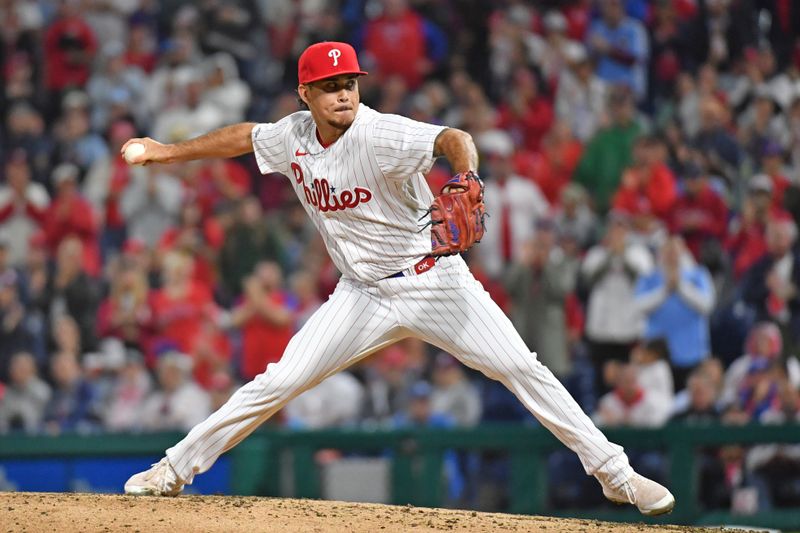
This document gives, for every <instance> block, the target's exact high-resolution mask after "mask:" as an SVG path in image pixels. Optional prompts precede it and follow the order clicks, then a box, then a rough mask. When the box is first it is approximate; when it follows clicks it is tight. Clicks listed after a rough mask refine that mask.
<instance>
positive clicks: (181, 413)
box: [140, 351, 211, 431]
mask: <svg viewBox="0 0 800 533" xmlns="http://www.w3.org/2000/svg"><path fill="white" fill-rule="evenodd" d="M157 377H158V390H156V391H155V392H153V393H151V394H150V396H148V398H147V399H146V400H145V402H144V406H143V407H142V409H141V412H140V416H141V418H140V423H141V427H142V429H144V430H145V431H169V430H172V431H189V430H190V429H191V428H192V427H193V426H194V425H196V424H197V423H198V422H200V421H201V420H203V419H205V418H206V417H207V416H208V415H209V414H210V413H211V400H210V398H209V396H208V393H206V392H205V391H204V390H203V389H201V388H200V387H198V386H197V384H195V383H194V382H193V381H192V359H191V358H190V357H189V356H187V355H184V354H182V353H180V352H174V351H173V352H166V353H165V354H163V355H161V357H160V358H159V359H158V365H157Z"/></svg>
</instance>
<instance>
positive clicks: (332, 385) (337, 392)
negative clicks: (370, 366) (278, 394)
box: [284, 372, 364, 429]
mask: <svg viewBox="0 0 800 533" xmlns="http://www.w3.org/2000/svg"><path fill="white" fill-rule="evenodd" d="M363 402H364V387H363V386H362V385H361V383H359V381H358V380H357V379H356V378H355V377H353V375H352V374H350V373H349V372H339V373H338V374H334V375H333V376H330V377H328V378H326V379H325V380H323V382H322V383H320V384H319V385H317V386H316V387H313V388H311V389H309V390H307V391H305V392H304V393H302V394H300V395H299V396H297V397H296V398H294V399H292V400H290V401H289V403H287V404H286V407H285V408H284V409H285V414H286V424H287V425H288V426H289V427H291V428H302V429H323V428H331V427H343V426H353V425H354V424H355V423H356V422H357V421H358V417H359V415H360V414H361V408H362V406H363Z"/></svg>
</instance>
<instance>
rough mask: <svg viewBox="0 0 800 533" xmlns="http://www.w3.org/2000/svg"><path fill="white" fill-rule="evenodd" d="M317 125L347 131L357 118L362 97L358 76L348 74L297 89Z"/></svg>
mask: <svg viewBox="0 0 800 533" xmlns="http://www.w3.org/2000/svg"><path fill="white" fill-rule="evenodd" d="M297 92H298V93H299V94H300V98H302V99H303V101H304V102H305V103H306V105H308V109H309V110H310V111H311V115H312V116H313V117H314V121H315V122H316V123H317V124H321V123H324V124H328V125H329V126H332V127H334V128H336V129H338V130H346V129H347V128H349V127H350V125H351V124H352V123H353V120H355V118H356V111H357V110H358V104H359V102H360V100H361V97H360V95H359V93H358V80H357V76H355V75H353V74H346V75H342V76H336V77H333V78H327V79H324V80H319V81H314V82H311V83H308V84H305V85H300V86H299V87H298V88H297Z"/></svg>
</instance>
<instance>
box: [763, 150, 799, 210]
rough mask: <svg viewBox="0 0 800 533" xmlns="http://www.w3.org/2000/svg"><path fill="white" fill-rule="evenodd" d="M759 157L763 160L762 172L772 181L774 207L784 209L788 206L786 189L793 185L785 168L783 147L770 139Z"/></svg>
mask: <svg viewBox="0 0 800 533" xmlns="http://www.w3.org/2000/svg"><path fill="white" fill-rule="evenodd" d="M758 155H759V156H760V158H761V171H762V172H763V173H764V174H766V175H767V176H769V179H771V180H772V190H773V191H774V192H773V195H772V205H773V206H774V208H775V209H783V208H784V206H785V205H786V203H785V201H784V197H785V193H786V189H788V188H789V186H790V185H791V184H792V182H791V180H790V179H789V177H788V176H786V169H785V168H784V167H783V156H784V153H783V147H782V146H781V145H779V144H778V143H777V142H775V141H773V140H769V139H768V140H767V141H766V142H764V143H763V144H762V145H761V147H760V150H759V153H758Z"/></svg>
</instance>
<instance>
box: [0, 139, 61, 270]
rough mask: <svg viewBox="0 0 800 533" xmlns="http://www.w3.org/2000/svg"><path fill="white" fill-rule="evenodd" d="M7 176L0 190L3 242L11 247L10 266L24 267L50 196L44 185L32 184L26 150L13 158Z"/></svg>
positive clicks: (7, 162)
mask: <svg viewBox="0 0 800 533" xmlns="http://www.w3.org/2000/svg"><path fill="white" fill-rule="evenodd" d="M5 176H6V180H5V184H4V185H2V186H0V239H2V240H3V241H5V243H6V246H7V247H8V251H7V252H8V261H9V263H10V264H12V265H15V266H21V265H22V264H23V263H24V261H25V256H26V254H27V251H28V240H29V239H30V237H31V235H33V234H34V233H36V231H38V230H39V228H40V227H41V223H42V219H43V217H44V212H45V210H46V209H47V206H48V204H49V203H50V196H49V195H48V194H47V190H46V189H45V188H44V187H43V186H42V185H41V184H39V183H36V182H34V181H31V168H30V164H29V162H28V156H27V154H26V153H25V151H24V150H22V149H17V150H15V151H13V152H12V153H11V154H10V155H9V157H8V159H7V160H6V163H5Z"/></svg>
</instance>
